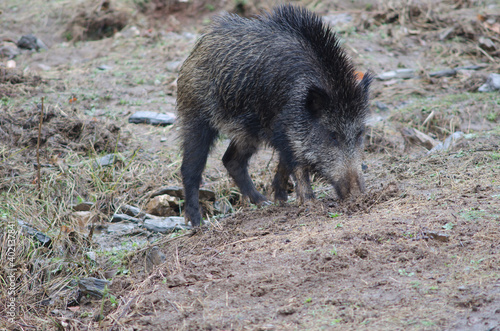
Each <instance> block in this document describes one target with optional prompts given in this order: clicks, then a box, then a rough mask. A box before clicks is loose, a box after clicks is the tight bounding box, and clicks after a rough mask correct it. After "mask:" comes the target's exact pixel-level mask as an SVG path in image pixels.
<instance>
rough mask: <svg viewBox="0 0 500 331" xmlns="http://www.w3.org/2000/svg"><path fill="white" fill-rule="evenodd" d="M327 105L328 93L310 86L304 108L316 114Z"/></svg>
mask: <svg viewBox="0 0 500 331" xmlns="http://www.w3.org/2000/svg"><path fill="white" fill-rule="evenodd" d="M327 105H328V95H327V94H326V92H325V91H324V90H322V89H320V88H318V87H311V88H310V89H309V91H308V92H307V97H306V109H307V111H309V112H310V113H311V115H313V116H317V115H319V114H320V112H321V111H322V110H323V109H325V108H326V106H327Z"/></svg>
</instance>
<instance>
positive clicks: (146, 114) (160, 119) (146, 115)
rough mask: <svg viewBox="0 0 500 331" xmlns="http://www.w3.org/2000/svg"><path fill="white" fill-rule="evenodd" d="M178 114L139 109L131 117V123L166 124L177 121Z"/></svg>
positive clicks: (129, 120)
mask: <svg viewBox="0 0 500 331" xmlns="http://www.w3.org/2000/svg"><path fill="white" fill-rule="evenodd" d="M176 118H177V117H176V116H175V115H174V114H172V113H156V112H153V111H138V112H137V113H135V114H133V115H132V116H130V117H129V119H128V122H129V123H135V124H138V123H146V124H151V125H161V126H166V125H170V124H173V123H175V120H176Z"/></svg>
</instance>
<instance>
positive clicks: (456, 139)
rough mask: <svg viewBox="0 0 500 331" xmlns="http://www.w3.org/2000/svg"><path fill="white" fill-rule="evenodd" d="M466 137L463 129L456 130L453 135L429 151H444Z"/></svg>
mask: <svg viewBox="0 0 500 331" xmlns="http://www.w3.org/2000/svg"><path fill="white" fill-rule="evenodd" d="M463 138H464V133H463V132H461V131H457V132H454V133H453V134H452V135H451V136H449V137H448V138H446V139H445V140H444V142H440V143H439V144H437V145H436V146H434V148H432V149H431V150H430V151H429V152H428V153H429V154H431V153H435V152H444V151H448V150H450V149H451V148H453V147H454V146H455V145H456V144H457V143H458V142H459V141H460V140H462V139H463Z"/></svg>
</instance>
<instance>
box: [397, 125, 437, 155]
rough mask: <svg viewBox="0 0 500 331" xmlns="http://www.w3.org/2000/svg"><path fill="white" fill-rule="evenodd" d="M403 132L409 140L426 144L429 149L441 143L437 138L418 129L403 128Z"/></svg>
mask: <svg viewBox="0 0 500 331" xmlns="http://www.w3.org/2000/svg"><path fill="white" fill-rule="evenodd" d="M401 133H402V134H403V137H404V138H405V139H406V140H408V141H409V142H411V143H414V144H417V145H421V146H424V147H425V148H427V149H429V150H430V149H432V148H434V147H435V146H437V145H438V144H439V142H437V141H436V140H435V139H433V138H431V137H430V136H428V135H426V134H425V133H423V132H421V131H419V130H417V129H413V128H403V130H402V131H401Z"/></svg>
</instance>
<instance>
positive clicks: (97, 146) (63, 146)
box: [0, 104, 123, 154]
mask: <svg viewBox="0 0 500 331" xmlns="http://www.w3.org/2000/svg"><path fill="white" fill-rule="evenodd" d="M40 108H41V104H38V105H37V106H36V107H34V108H32V109H30V110H24V109H20V110H17V111H12V112H8V111H5V112H3V113H2V114H0V141H2V142H4V143H5V144H7V145H10V146H12V147H19V148H23V147H28V148H33V147H36V145H37V140H38V126H39V122H40ZM119 136H120V128H119V127H117V126H116V125H114V124H105V123H102V122H98V121H95V120H88V119H78V118H75V117H71V116H68V115H67V114H65V113H63V112H62V111H57V110H54V109H51V110H49V111H46V112H44V116H43V122H42V130H41V135H40V146H41V147H44V146H46V145H47V147H50V148H51V149H53V151H54V152H58V153H64V152H65V151H69V150H71V151H77V152H83V153H85V154H88V153H89V152H97V153H100V152H114V151H117V150H118V151H119V150H122V148H123V144H122V143H118V138H119Z"/></svg>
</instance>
